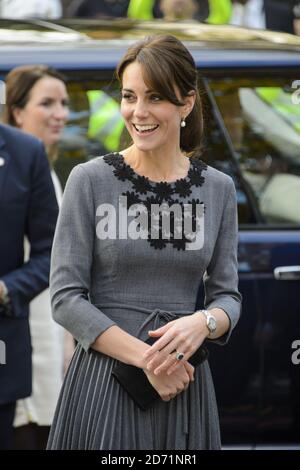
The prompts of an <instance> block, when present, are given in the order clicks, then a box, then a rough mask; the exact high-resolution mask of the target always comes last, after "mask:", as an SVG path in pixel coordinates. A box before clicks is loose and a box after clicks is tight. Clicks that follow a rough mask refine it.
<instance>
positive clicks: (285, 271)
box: [274, 266, 300, 281]
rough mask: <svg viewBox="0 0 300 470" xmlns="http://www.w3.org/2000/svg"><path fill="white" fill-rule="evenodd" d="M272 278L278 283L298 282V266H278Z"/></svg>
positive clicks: (299, 267) (299, 272) (299, 278)
mask: <svg viewBox="0 0 300 470" xmlns="http://www.w3.org/2000/svg"><path fill="white" fill-rule="evenodd" d="M274 277H275V279H277V280H278V281H297V280H300V266H280V267H278V268H275V269H274Z"/></svg>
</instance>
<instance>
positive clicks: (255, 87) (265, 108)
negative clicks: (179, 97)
mask: <svg viewBox="0 0 300 470" xmlns="http://www.w3.org/2000/svg"><path fill="white" fill-rule="evenodd" d="M209 85H210V89H211V90H212V92H213V97H214V99H215V104H216V106H217V109H218V110H219V111H220V113H221V115H222V118H223V121H224V123H225V126H226V130H227V132H228V134H229V136H230V140H231V142H232V145H233V148H234V151H235V155H236V157H237V160H238V162H239V167H240V170H241V173H242V176H243V178H244V181H245V183H246V184H247V185H248V186H249V187H250V189H251V191H252V193H253V194H254V197H255V199H256V201H257V205H258V208H259V210H260V212H261V215H262V218H263V219H264V220H265V222H266V223H274V224H276V223H280V224H299V223H300V204H299V201H300V80H294V79H289V78H287V79H282V78H280V79H279V78H274V79H270V78H268V79H263V78H260V79H255V78H253V79H252V78H251V79H238V78H232V79H231V78H228V79H224V78H223V79H222V80H211V81H210V83H209Z"/></svg>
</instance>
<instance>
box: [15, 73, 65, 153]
mask: <svg viewBox="0 0 300 470" xmlns="http://www.w3.org/2000/svg"><path fill="white" fill-rule="evenodd" d="M68 115H69V109H68V94H67V90H66V87H65V84H64V83H63V81H61V80H59V79H57V78H54V77H50V76H48V77H43V78H40V79H39V80H38V81H37V82H36V83H35V84H34V86H33V87H32V89H31V90H30V93H29V99H28V101H27V103H26V105H25V106H24V108H16V109H15V110H14V118H15V121H16V123H17V125H18V127H19V128H20V129H22V130H23V131H25V132H28V133H30V134H33V135H34V136H36V137H38V138H39V139H41V140H42V141H43V143H44V144H45V146H46V147H47V146H50V145H53V144H56V143H57V142H58V140H59V139H60V137H61V135H62V132H63V129H64V126H65V123H66V121H67V119H68Z"/></svg>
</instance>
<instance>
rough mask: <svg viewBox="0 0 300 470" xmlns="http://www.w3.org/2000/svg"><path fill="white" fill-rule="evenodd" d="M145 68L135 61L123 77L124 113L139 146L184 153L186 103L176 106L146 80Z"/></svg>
mask: <svg viewBox="0 0 300 470" xmlns="http://www.w3.org/2000/svg"><path fill="white" fill-rule="evenodd" d="M142 72H143V69H142V66H141V65H140V64H139V63H138V62H132V63H131V64H129V65H128V66H127V67H126V69H125V70H124V74H123V77H122V102H121V113H122V116H123V118H124V120H125V124H126V127H127V129H128V132H129V133H130V135H131V137H132V139H133V142H134V144H135V146H136V147H137V148H138V149H139V150H140V151H144V152H149V151H151V152H156V151H158V150H159V151H164V152H167V154H168V153H170V152H174V151H177V152H180V146H179V143H180V122H181V120H182V118H183V117H185V116H186V114H187V111H186V108H185V106H176V105H174V104H173V103H170V102H169V101H167V100H166V99H164V98H163V97H162V96H161V95H159V93H157V92H156V91H155V90H150V89H149V88H148V87H147V85H146V84H145V82H144V80H143V73H142Z"/></svg>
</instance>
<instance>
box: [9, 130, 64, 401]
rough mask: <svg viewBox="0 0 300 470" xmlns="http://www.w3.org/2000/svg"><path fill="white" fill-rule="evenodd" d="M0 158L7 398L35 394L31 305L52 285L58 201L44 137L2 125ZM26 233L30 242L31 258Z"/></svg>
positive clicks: (12, 398) (14, 398)
mask: <svg viewBox="0 0 300 470" xmlns="http://www.w3.org/2000/svg"><path fill="white" fill-rule="evenodd" d="M0 158H1V166H0V280H2V281H3V282H4V283H5V285H6V287H7V288H8V293H9V298H10V302H11V303H10V308H9V309H7V308H4V307H3V305H1V304H0V340H1V341H4V343H5V349H6V364H2V365H0V404H3V403H9V402H12V401H15V400H16V399H18V398H23V397H26V396H29V395H30V394H31V343H30V332H29V322H28V305H29V302H30V301H31V300H32V299H33V298H34V297H35V296H36V295H37V294H39V293H40V292H41V291H43V290H44V289H45V288H46V287H47V286H48V280H49V268H50V252H51V246H52V239H53V235H54V230H55V224H56V219H57V214H58V206H57V201H56V197H55V192H54V187H53V184H52V179H51V174H50V169H49V164H48V160H47V157H46V154H45V151H44V148H43V145H42V144H41V142H39V141H38V140H37V139H35V138H34V137H32V136H30V135H28V134H25V133H23V132H21V131H19V130H18V129H14V128H11V127H9V126H3V125H0ZM25 235H26V236H27V238H28V240H29V242H30V246H31V252H30V259H29V261H28V262H27V263H24V236H25ZM2 344H3V343H2ZM49 360H51V358H49Z"/></svg>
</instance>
